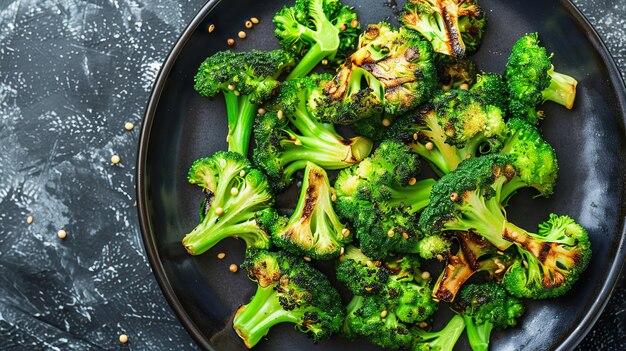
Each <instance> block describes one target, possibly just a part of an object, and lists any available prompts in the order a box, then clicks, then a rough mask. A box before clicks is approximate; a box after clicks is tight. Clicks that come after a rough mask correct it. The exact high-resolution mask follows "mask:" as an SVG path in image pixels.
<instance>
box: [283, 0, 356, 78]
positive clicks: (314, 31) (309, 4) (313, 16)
mask: <svg viewBox="0 0 626 351" xmlns="http://www.w3.org/2000/svg"><path fill="white" fill-rule="evenodd" d="M273 21H274V23H275V24H276V31H275V33H276V37H277V38H278V40H279V42H280V45H281V46H282V48H283V49H284V50H286V51H289V52H291V53H293V54H294V55H295V56H297V57H301V59H300V62H298V64H297V65H296V67H295V68H294V69H293V70H292V71H291V73H290V74H289V76H287V80H290V79H295V78H300V77H304V76H306V75H307V74H308V73H309V72H311V70H312V69H313V68H315V66H317V65H318V64H319V63H320V62H322V60H328V62H329V63H330V64H340V63H341V62H342V61H343V59H344V58H345V57H346V56H347V55H348V54H349V52H350V51H352V50H353V49H354V46H355V45H356V43H357V37H358V31H359V29H360V25H359V21H358V20H357V15H356V12H355V11H354V8H353V7H349V6H344V5H343V4H342V3H341V2H340V1H338V0H297V1H296V3H295V4H294V5H293V6H292V7H287V6H285V7H283V8H282V9H281V10H280V11H278V13H276V15H275V16H274V19H273Z"/></svg>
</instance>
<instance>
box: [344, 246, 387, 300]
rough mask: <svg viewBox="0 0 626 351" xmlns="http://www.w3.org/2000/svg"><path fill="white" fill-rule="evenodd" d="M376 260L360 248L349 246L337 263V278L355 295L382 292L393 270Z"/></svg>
mask: <svg viewBox="0 0 626 351" xmlns="http://www.w3.org/2000/svg"><path fill="white" fill-rule="evenodd" d="M376 262H379V261H375V260H373V259H371V258H369V257H367V256H365V254H364V253H363V252H361V250H359V248H357V247H355V246H348V247H347V248H346V249H345V252H344V254H343V255H342V256H341V257H340V259H339V263H338V264H337V280H339V281H340V282H342V283H343V284H344V285H345V286H346V288H348V290H350V292H351V293H353V294H355V295H371V294H374V295H378V294H381V293H382V292H383V290H384V288H385V287H386V284H387V280H388V279H389V276H390V275H391V273H392V272H391V270H389V269H388V268H387V267H386V266H385V265H382V264H378V265H376Z"/></svg>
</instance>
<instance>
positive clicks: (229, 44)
mask: <svg viewBox="0 0 626 351" xmlns="http://www.w3.org/2000/svg"><path fill="white" fill-rule="evenodd" d="M226 44H228V46H233V45H235V39H233V38H228V40H226Z"/></svg>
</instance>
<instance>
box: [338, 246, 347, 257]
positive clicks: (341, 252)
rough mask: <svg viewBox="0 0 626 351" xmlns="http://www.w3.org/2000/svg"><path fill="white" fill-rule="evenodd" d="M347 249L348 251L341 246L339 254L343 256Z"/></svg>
mask: <svg viewBox="0 0 626 351" xmlns="http://www.w3.org/2000/svg"><path fill="white" fill-rule="evenodd" d="M345 251H346V250H345V249H344V248H343V247H342V248H341V250H339V255H341V256H343V253H344V252H345Z"/></svg>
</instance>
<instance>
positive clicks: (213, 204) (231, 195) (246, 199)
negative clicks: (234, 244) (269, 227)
mask: <svg viewBox="0 0 626 351" xmlns="http://www.w3.org/2000/svg"><path fill="white" fill-rule="evenodd" d="M188 180H189V182H190V183H191V184H196V185H198V186H199V187H201V188H202V190H203V191H204V193H205V195H206V198H207V201H206V207H208V210H207V211H206V213H205V214H204V216H203V218H202V221H201V222H200V224H198V225H197V226H196V227H195V228H194V229H193V230H192V231H191V232H190V233H189V234H187V235H185V237H184V238H183V245H184V246H185V248H186V249H187V251H188V252H189V253H190V254H192V255H199V254H201V253H203V252H205V251H207V250H209V249H210V248H211V247H213V246H214V245H215V244H217V243H218V242H219V241H221V240H222V239H224V238H227V237H234V238H241V239H243V240H244V241H245V242H246V246H247V247H248V248H268V247H269V245H270V240H269V235H268V233H267V232H266V230H265V229H264V228H265V223H264V222H267V221H270V220H271V219H272V218H273V217H274V216H275V213H274V212H273V210H271V209H270V207H271V205H272V204H273V201H274V198H273V197H272V193H271V189H270V186H269V184H268V182H267V179H266V178H265V176H264V175H263V173H261V172H260V171H258V170H256V169H253V168H252V167H251V165H250V162H249V161H248V160H247V159H246V158H245V157H244V156H242V155H241V154H238V153H235V152H230V151H228V152H227V151H218V152H216V153H215V154H213V156H211V157H206V158H201V159H199V160H196V161H195V162H194V163H193V165H192V166H191V168H190V169H189V175H188Z"/></svg>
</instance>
